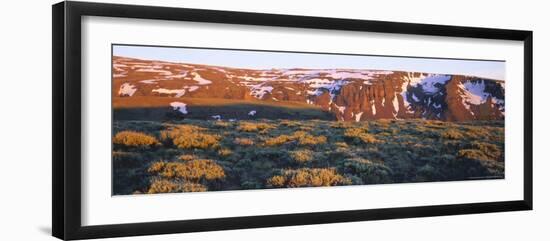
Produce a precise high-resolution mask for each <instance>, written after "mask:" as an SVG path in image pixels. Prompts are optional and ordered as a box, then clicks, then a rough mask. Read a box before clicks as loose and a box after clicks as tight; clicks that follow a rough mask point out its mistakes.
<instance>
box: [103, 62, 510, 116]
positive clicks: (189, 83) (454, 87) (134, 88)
mask: <svg viewBox="0 0 550 241" xmlns="http://www.w3.org/2000/svg"><path fill="white" fill-rule="evenodd" d="M112 70H113V89H112V94H113V97H114V98H115V99H116V98H135V97H140V101H143V100H144V98H145V99H147V98H155V97H159V96H163V97H172V98H214V99H232V100H250V101H252V100H253V101H266V102H269V103H307V105H311V106H312V108H319V107H320V108H321V109H322V110H324V111H326V112H328V113H332V114H333V116H334V118H335V119H337V120H343V121H364V120H373V119H407V118H424V119H435V120H446V121H468V120H498V119H504V113H505V111H504V81H501V80H492V79H483V78H478V77H474V76H463V75H440V74H429V73H414V72H403V71H380V70H357V69H271V70H248V69H235V68H227V67H220V66H207V65H197V64H183V63H170V62H161V61H149V60H139V59H131V58H125V57H117V56H114V57H113V69H112ZM151 101H153V100H152V99H151ZM115 103H116V102H115ZM115 108H116V106H115Z"/></svg>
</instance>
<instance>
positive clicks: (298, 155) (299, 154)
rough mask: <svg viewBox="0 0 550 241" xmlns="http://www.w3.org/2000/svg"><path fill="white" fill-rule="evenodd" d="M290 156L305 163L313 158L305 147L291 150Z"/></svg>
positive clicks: (311, 153)
mask: <svg viewBox="0 0 550 241" xmlns="http://www.w3.org/2000/svg"><path fill="white" fill-rule="evenodd" d="M290 157H292V159H293V160H294V161H295V162H298V163H305V162H309V161H311V160H313V152H312V151H310V150H306V149H303V150H296V151H291V152H290Z"/></svg>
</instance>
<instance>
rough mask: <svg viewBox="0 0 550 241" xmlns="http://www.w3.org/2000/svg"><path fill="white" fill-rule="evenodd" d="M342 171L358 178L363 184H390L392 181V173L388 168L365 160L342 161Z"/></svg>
mask: <svg viewBox="0 0 550 241" xmlns="http://www.w3.org/2000/svg"><path fill="white" fill-rule="evenodd" d="M343 170H344V172H345V173H350V174H353V175H355V176H358V177H360V178H361V179H362V180H363V183H365V184H376V183H390V182H391V181H392V173H393V172H392V170H391V169H390V168H389V167H387V166H385V165H384V164H381V163H374V162H371V161H370V160H366V159H361V158H354V159H347V160H344V161H343Z"/></svg>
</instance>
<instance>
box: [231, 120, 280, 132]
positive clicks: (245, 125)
mask: <svg viewBox="0 0 550 241" xmlns="http://www.w3.org/2000/svg"><path fill="white" fill-rule="evenodd" d="M273 128H275V126H274V125H272V124H268V123H253V122H241V123H239V126H238V127H237V130H238V131H244V132H256V131H263V130H267V129H273Z"/></svg>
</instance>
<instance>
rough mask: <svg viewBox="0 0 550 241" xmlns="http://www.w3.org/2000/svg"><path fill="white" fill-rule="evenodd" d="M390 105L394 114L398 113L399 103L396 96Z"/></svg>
mask: <svg viewBox="0 0 550 241" xmlns="http://www.w3.org/2000/svg"><path fill="white" fill-rule="evenodd" d="M392 103H393V110H394V113H395V114H397V113H399V101H398V100H397V95H394V96H393V100H392Z"/></svg>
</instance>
